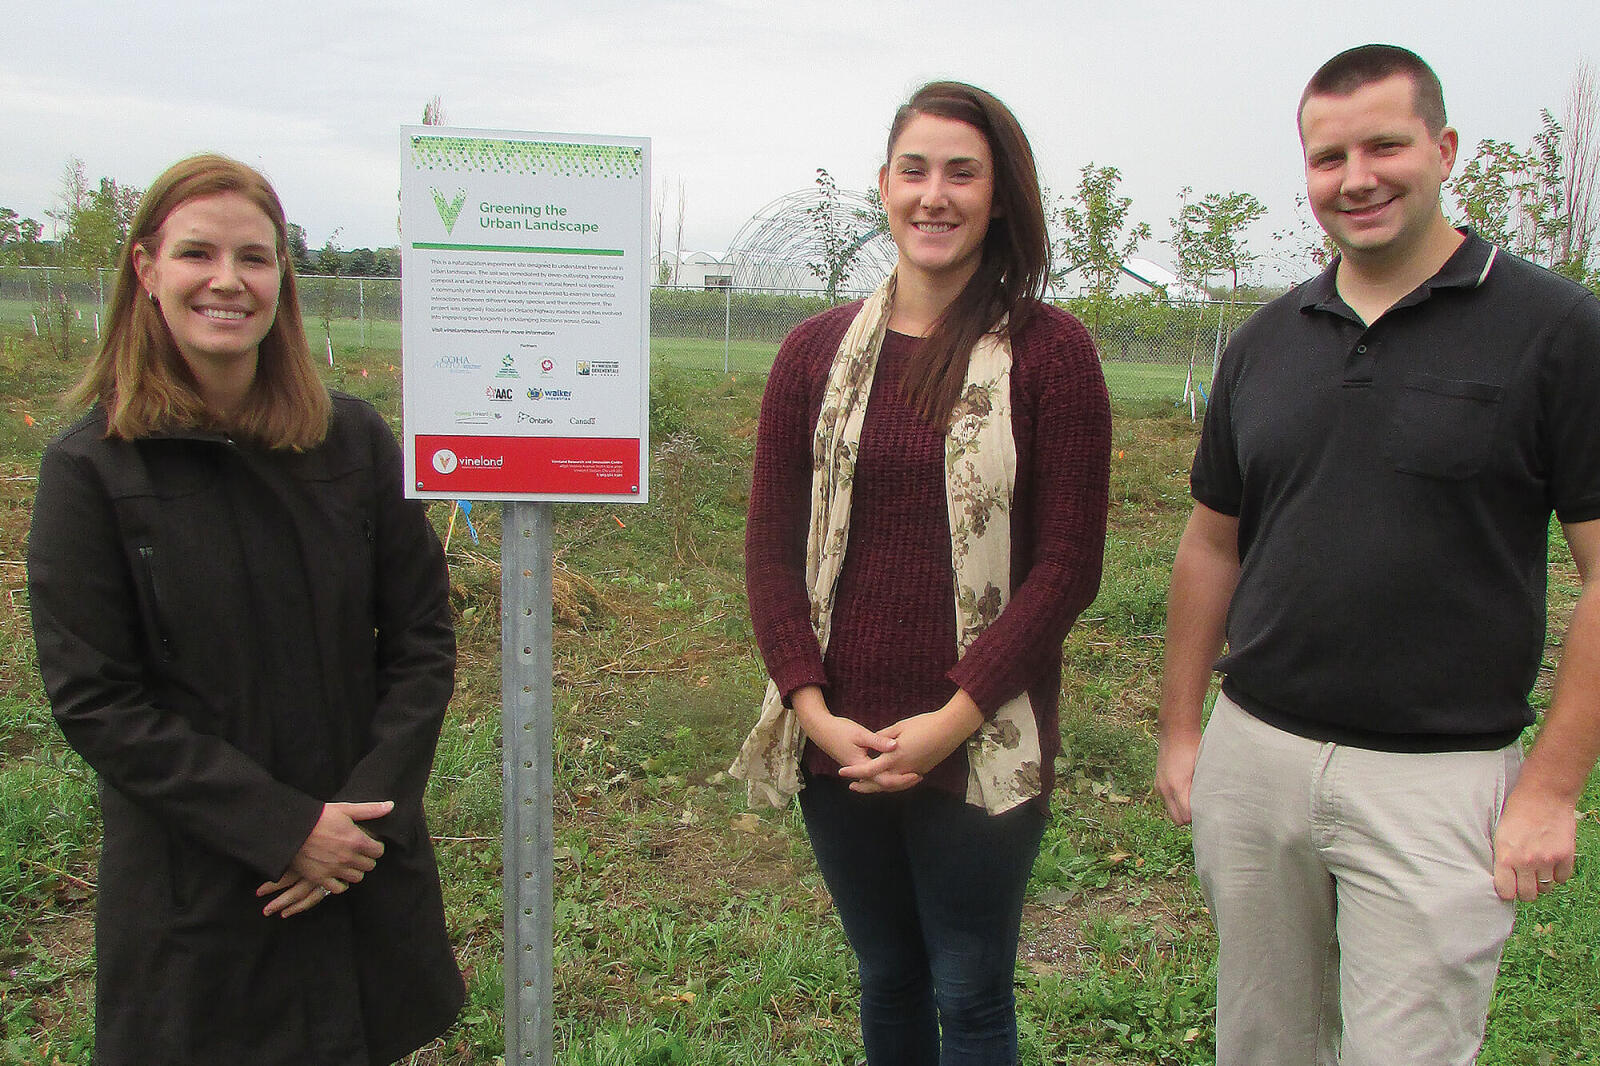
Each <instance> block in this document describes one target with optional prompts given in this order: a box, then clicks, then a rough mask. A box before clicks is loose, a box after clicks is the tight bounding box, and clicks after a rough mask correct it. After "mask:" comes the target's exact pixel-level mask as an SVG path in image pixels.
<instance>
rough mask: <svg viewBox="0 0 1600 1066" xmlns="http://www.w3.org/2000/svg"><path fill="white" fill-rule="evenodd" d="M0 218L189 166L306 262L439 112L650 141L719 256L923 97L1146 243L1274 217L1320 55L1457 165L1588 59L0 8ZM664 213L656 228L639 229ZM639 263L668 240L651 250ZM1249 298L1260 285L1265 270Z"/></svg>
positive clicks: (1252, 36)
mask: <svg viewBox="0 0 1600 1066" xmlns="http://www.w3.org/2000/svg"><path fill="white" fill-rule="evenodd" d="M0 12H4V15H5V17H4V24H5V25H6V27H7V29H8V35H9V36H10V41H9V43H8V45H7V47H6V48H5V49H4V50H3V53H0V129H3V131H4V133H5V137H4V144H5V146H6V148H5V151H4V152H3V153H0V206H8V207H11V208H14V209H15V210H17V211H18V212H19V213H21V214H23V215H25V216H31V217H34V218H37V219H39V220H40V221H41V222H46V223H47V228H46V232H47V233H48V232H49V228H48V222H47V219H46V218H45V212H46V210H47V209H48V208H50V207H51V206H52V205H53V204H54V202H55V201H56V198H57V196H58V192H59V189H60V185H61V172H62V168H63V165H64V164H65V162H66V160H67V158H68V157H69V156H77V157H80V158H81V159H83V161H84V164H85V168H86V170H87V173H88V175H89V177H90V179H91V180H95V179H98V178H99V177H100V176H102V175H105V176H109V177H112V178H115V179H116V180H117V181H119V182H122V183H126V184H133V185H137V186H140V187H143V186H144V185H146V184H148V182H149V181H150V179H151V178H153V177H154V176H155V175H156V174H157V173H159V172H160V171H161V170H162V169H163V168H164V167H165V166H166V165H168V164H169V163H171V162H173V161H174V160H176V159H178V158H180V157H182V156H185V155H189V154H192V153H194V152H197V151H205V150H214V151H221V152H224V153H227V154H229V155H233V156H236V157H238V158H240V159H243V160H245V161H247V162H249V163H252V164H254V165H256V166H258V167H259V168H261V169H262V170H263V171H265V172H266V173H267V175H268V177H269V178H271V179H272V181H273V182H274V184H275V185H276V186H277V189H278V192H279V194H280V196H281V197H282V198H283V201H284V204H285V207H286V208H287V210H288V213H289V217H290V219H291V221H297V222H299V223H300V224H301V225H303V226H304V227H305V228H306V230H307V232H308V234H309V237H310V241H311V244H312V245H313V246H314V247H315V246H319V245H320V244H321V243H322V242H323V241H324V240H326V239H327V237H328V236H329V235H330V233H332V231H333V230H334V228H335V227H339V228H340V232H339V237H338V239H339V242H340V244H341V245H342V246H343V247H346V248H349V247H360V246H369V247H375V246H379V245H387V244H394V243H396V239H397V238H396V235H395V213H396V203H395V190H396V189H397V187H398V184H399V177H398V170H399V154H400V153H399V134H398V129H399V127H400V126H401V125H403V124H407V123H415V122H418V121H419V120H420V118H421V113H422V107H423V104H424V103H425V102H426V101H427V100H428V99H429V98H430V97H432V96H433V95H435V94H438V95H439V96H441V97H442V98H443V101H444V107H445V113H446V117H447V119H448V120H449V122H450V123H451V124H452V125H460V126H475V127H480V128H489V129H506V130H529V131H540V132H557V133H589V134H615V135H627V136H645V137H650V138H652V141H653V153H654V161H653V165H654V179H655V181H656V182H657V183H658V184H659V183H661V182H665V183H666V184H667V186H668V188H669V189H670V190H671V197H670V199H671V200H672V201H675V198H676V190H677V188H678V184H679V182H681V183H682V185H683V189H684V192H685V199H686V204H685V215H684V217H685V223H684V231H685V233H684V246H685V247H686V248H692V249H698V250H704V251H710V252H713V253H720V252H722V251H723V250H725V249H726V247H727V246H728V243H729V242H730V241H731V240H732V239H733V237H734V236H735V234H736V233H737V232H738V230H739V228H740V227H741V226H742V225H743V224H744V222H745V221H746V220H747V219H748V218H749V217H750V216H751V215H752V214H753V213H754V212H755V211H757V210H758V209H759V208H761V207H762V206H763V205H764V204H766V203H768V202H769V201H771V200H773V199H775V198H777V197H778V196H781V195H783V194H785V193H788V192H792V191H794V190H797V189H803V188H807V187H809V186H810V183H811V181H812V179H813V177H814V174H815V170H816V168H817V167H819V166H820V167H826V168H828V170H830V171H831V172H832V173H833V175H834V177H835V178H836V179H837V180H838V181H839V184H840V185H841V186H843V187H845V188H851V189H862V188H865V187H866V186H867V185H869V184H870V183H872V182H873V181H874V180H875V178H876V174H877V168H878V165H879V164H880V163H881V161H882V154H883V147H884V146H883V137H884V134H885V131H886V128H887V125H888V122H889V119H890V117H891V116H892V114H893V111H894V109H895V107H896V106H898V105H899V103H900V102H901V101H902V100H903V99H904V98H905V96H906V95H908V94H909V92H910V91H911V90H912V89H914V88H915V87H916V86H917V85H919V84H921V83H922V82H924V81H927V80H929V79H932V78H938V77H953V78H958V79H961V80H965V81H970V82H973V83H975V84H978V85H981V86H983V87H985V88H987V89H989V90H991V91H992V92H994V93H995V94H996V95H998V96H999V97H1000V98H1001V99H1003V100H1005V101H1006V102H1007V103H1008V104H1010V105H1011V107H1012V108H1013V109H1014V110H1015V111H1016V113H1017V115H1018V117H1019V118H1020V119H1021V121H1022V124H1023V127H1024V128H1025V129H1026V130H1027V132H1028V134H1029V136H1030V138H1031V140H1032V142H1033V146H1034V151H1035V153H1036V155H1037V156H1038V159H1039V165H1040V170H1041V174H1042V176H1043V178H1044V180H1045V181H1046V182H1047V183H1048V184H1049V185H1051V186H1053V187H1054V188H1055V189H1057V190H1058V191H1065V190H1068V189H1070V188H1071V187H1072V185H1073V184H1074V183H1075V181H1076V179H1077V171H1078V168H1079V167H1081V166H1082V165H1083V164H1085V163H1087V162H1090V161H1093V162H1096V163H1100V164H1112V165H1115V166H1117V167H1118V168H1120V169H1121V171H1122V173H1123V176H1124V179H1125V180H1124V186H1123V191H1124V192H1125V193H1126V194H1127V195H1130V196H1132V197H1133V201H1134V202H1133V212H1132V214H1133V216H1134V218H1135V219H1138V220H1143V221H1148V222H1149V223H1150V224H1151V226H1152V228H1153V229H1154V230H1155V241H1154V242H1152V243H1151V244H1150V245H1148V246H1147V247H1146V248H1145V249H1144V251H1145V253H1146V254H1148V255H1149V256H1150V257H1151V258H1154V259H1157V260H1160V261H1163V262H1170V261H1171V253H1170V250H1169V249H1168V248H1166V247H1165V246H1164V245H1163V244H1162V243H1161V242H1162V241H1164V240H1165V239H1166V238H1167V237H1168V236H1169V233H1170V227H1169V226H1168V224H1167V220H1168V219H1170V218H1171V217H1172V216H1173V215H1174V214H1175V213H1176V212H1177V209H1178V192H1179V189H1180V188H1181V187H1182V186H1184V185H1189V186H1192V187H1193V188H1194V189H1195V191H1196V194H1197V195H1202V194H1204V193H1206V192H1213V191H1215V192H1226V191H1232V190H1244V191H1248V192H1251V193H1254V194H1255V195H1256V196H1257V197H1258V198H1260V199H1261V200H1262V202H1264V203H1265V204H1266V205H1267V206H1268V208H1269V210H1270V212H1271V213H1270V215H1269V217H1268V219H1266V220H1265V221H1264V222H1263V223H1261V224H1259V225H1258V227H1257V230H1256V232H1255V233H1254V234H1253V237H1254V240H1253V245H1254V246H1255V247H1256V248H1257V249H1258V250H1259V251H1261V252H1263V253H1268V254H1270V253H1271V252H1273V250H1274V245H1273V242H1272V241H1271V238H1270V234H1271V233H1272V232H1274V231H1278V230H1284V229H1288V228H1291V227H1293V226H1294V225H1295V224H1296V217H1295V209H1294V203H1295V196H1296V194H1297V192H1299V191H1300V190H1301V188H1302V175H1301V169H1300V159H1299V155H1298V142H1297V140H1296V135H1295V127H1294V117H1293V116H1294V104H1295V101H1296V100H1297V98H1298V96H1299V92H1300V89H1301V87H1302V86H1303V85H1304V83H1305V81H1306V79H1307V78H1308V77H1309V76H1310V74H1311V72H1312V71H1313V70H1315V69H1316V67H1317V66H1318V65H1319V64H1320V63H1321V62H1322V61H1323V60H1325V59H1327V58H1328V57H1329V56H1331V55H1333V54H1334V53H1335V52H1338V51H1340V50H1342V49H1344V48H1347V47H1349V46H1351V45H1355V44H1362V43H1365V42H1368V41H1388V42H1393V43H1396V44H1402V45H1405V46H1406V47H1409V48H1412V49H1413V50H1415V51H1417V52H1418V53H1420V54H1421V55H1422V56H1423V57H1424V58H1425V59H1427V60H1428V61H1429V62H1431V63H1432V64H1433V66H1434V68H1435V69H1436V70H1437V71H1438V72H1439V75H1440V77H1441V79H1442V80H1443V82H1444V87H1445V101H1446V104H1447V106H1448V108H1449V111H1450V120H1451V123H1452V125H1454V126H1455V127H1456V128H1457V129H1459V130H1460V132H1461V139H1462V145H1463V154H1464V156H1470V154H1471V150H1472V148H1473V147H1474V146H1475V145H1476V144H1477V142H1478V141H1479V140H1480V139H1482V138H1485V137H1493V138H1498V139H1503V140H1510V141H1513V142H1516V143H1518V144H1526V142H1527V141H1528V139H1529V138H1530V137H1531V136H1532V135H1533V133H1534V132H1535V131H1536V130H1537V129H1538V117H1539V109H1540V108H1541V107H1546V108H1549V109H1551V110H1552V111H1554V112H1556V113H1557V114H1558V115H1559V113H1560V110H1561V107H1562V104H1563V102H1564V100H1565V97H1566V93H1567V88H1568V85H1569V83H1570V81H1571V78H1572V74H1573V71H1574V69H1575V67H1576V65H1577V63H1578V61H1579V59H1580V58H1588V59H1589V60H1590V61H1591V62H1595V61H1597V60H1600V2H1597V0H1524V2H1522V3H1520V4H1511V3H1507V2H1506V0H1453V2H1449V3H1429V2H1423V0H1413V2H1411V3H1396V2H1394V0H1342V2H1339V3H1328V2H1318V3H1294V2H1281V0H1233V2H1216V3H1205V2H1199V0H1190V2H1156V0H1117V2H1113V3H1104V2H1097V3H1094V4H1077V3H1071V2H1064V0H1055V2H1052V3H1007V2H1005V0H990V2H988V3H977V2H974V0H965V2H954V0H915V2H899V0H849V2H839V3H836V2H832V0H827V2H823V0H816V2H806V0H795V2H789V3H765V2H758V0H698V2H648V0H632V2H623V0H569V2H564V3H550V2H545V0H525V2H509V0H459V2H458V3H454V4H442V3H423V2H415V0H383V2H381V3H378V2H361V0H320V2H305V0H279V2H277V3H273V4H270V5H268V4H263V3H260V2H254V3H243V2H237V0H204V2H201V0H160V2H158V3H140V4H133V3H124V2H121V0H117V2H111V0H104V2H98V3H77V2H71V0H0ZM671 211H672V208H671V207H669V214H670V213H671ZM668 243H669V244H670V243H671V241H670V237H669V242H668ZM1265 276H1266V277H1269V278H1270V277H1272V276H1273V273H1272V268H1271V267H1270V266H1268V267H1267V269H1266V272H1265Z"/></svg>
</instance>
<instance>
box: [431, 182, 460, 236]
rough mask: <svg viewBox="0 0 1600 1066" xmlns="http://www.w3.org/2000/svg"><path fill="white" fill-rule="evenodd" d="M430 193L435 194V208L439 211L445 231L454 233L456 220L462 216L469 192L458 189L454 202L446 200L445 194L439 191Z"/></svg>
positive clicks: (433, 190)
mask: <svg viewBox="0 0 1600 1066" xmlns="http://www.w3.org/2000/svg"><path fill="white" fill-rule="evenodd" d="M430 191H431V192H432V193H433V206H434V207H436V208H438V209H439V221H440V222H443V223H444V231H445V232H446V233H454V232H455V228H456V219H457V218H458V217H460V215H461V205H463V204H465V203H466V202H467V190H465V189H457V190H456V198H455V199H454V200H446V199H445V198H444V193H442V192H440V191H439V190H438V189H432V190H430Z"/></svg>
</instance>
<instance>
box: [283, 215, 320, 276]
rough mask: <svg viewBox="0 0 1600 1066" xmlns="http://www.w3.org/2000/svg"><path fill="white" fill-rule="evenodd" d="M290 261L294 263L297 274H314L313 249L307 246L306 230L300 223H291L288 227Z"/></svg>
mask: <svg viewBox="0 0 1600 1066" xmlns="http://www.w3.org/2000/svg"><path fill="white" fill-rule="evenodd" d="M288 238H289V240H288V244H289V260H290V262H292V263H294V272H295V273H296V274H314V273H316V270H315V265H314V264H313V263H312V261H311V248H310V247H309V246H308V245H307V244H306V229H305V227H304V226H302V225H300V223H298V222H291V223H289V227H288Z"/></svg>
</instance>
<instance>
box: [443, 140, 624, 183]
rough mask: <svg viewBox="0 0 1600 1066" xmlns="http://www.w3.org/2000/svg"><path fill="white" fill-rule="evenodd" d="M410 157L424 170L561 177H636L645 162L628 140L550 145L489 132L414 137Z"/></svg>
mask: <svg viewBox="0 0 1600 1066" xmlns="http://www.w3.org/2000/svg"><path fill="white" fill-rule="evenodd" d="M411 157H412V161H413V162H414V163H415V164H416V166H417V167H418V168H419V169H422V170H450V171H456V172H460V171H477V172H479V173H481V174H548V175H553V176H555V177H562V178H637V177H638V176H639V173H640V171H641V169H642V168H643V166H644V150H643V149H641V148H633V147H630V146H627V145H620V144H549V143H545V142H542V141H497V140H491V139H489V138H487V137H428V136H418V137H413V138H411Z"/></svg>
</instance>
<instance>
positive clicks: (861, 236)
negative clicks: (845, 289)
mask: <svg viewBox="0 0 1600 1066" xmlns="http://www.w3.org/2000/svg"><path fill="white" fill-rule="evenodd" d="M816 182H817V193H818V197H817V202H816V203H815V204H813V205H811V206H810V207H808V208H806V212H805V213H806V215H807V217H809V218H810V219H811V232H812V234H813V236H814V237H815V238H816V241H815V245H816V249H817V251H818V252H820V253H821V256H822V258H821V259H820V260H812V261H811V262H808V263H807V264H806V269H807V270H809V271H810V272H811V274H812V275H813V276H814V277H815V278H816V279H817V280H818V281H820V282H822V286H823V291H824V293H825V295H826V296H827V298H828V302H829V303H837V302H838V301H839V286H841V285H843V284H844V281H845V279H846V278H848V277H849V276H850V272H851V271H852V270H854V269H855V265H856V262H857V261H858V260H859V259H860V258H861V250H862V249H863V248H865V247H866V246H867V242H869V241H871V240H872V239H873V238H874V237H876V236H877V235H878V234H880V233H887V232H889V216H888V213H887V212H885V210H884V207H883V198H882V197H881V196H879V195H878V190H877V189H873V190H871V191H870V192H869V193H868V194H867V207H866V208H864V209H863V208H859V207H857V208H849V209H847V208H845V207H844V205H843V204H842V203H841V201H840V198H839V183H838V182H836V181H834V180H833V175H832V174H829V173H828V172H827V170H826V169H824V168H822V167H818V168H817V177H816Z"/></svg>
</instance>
